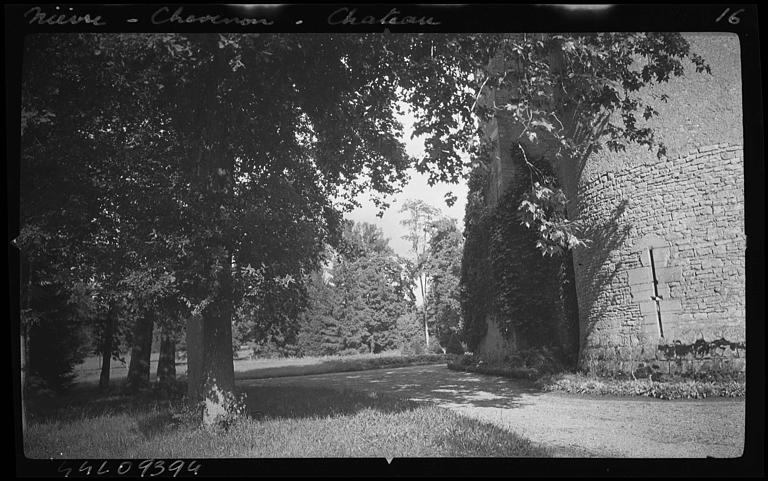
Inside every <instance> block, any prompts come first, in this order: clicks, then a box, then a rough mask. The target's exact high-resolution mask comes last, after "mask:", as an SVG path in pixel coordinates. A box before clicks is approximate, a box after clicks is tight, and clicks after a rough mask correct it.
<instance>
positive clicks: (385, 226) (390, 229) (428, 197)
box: [345, 114, 467, 257]
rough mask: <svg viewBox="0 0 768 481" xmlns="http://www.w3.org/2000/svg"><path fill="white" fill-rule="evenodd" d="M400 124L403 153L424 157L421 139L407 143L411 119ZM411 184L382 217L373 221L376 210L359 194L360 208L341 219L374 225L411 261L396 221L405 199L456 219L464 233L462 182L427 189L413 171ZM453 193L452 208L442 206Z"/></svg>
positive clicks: (423, 178)
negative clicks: (401, 127) (417, 202)
mask: <svg viewBox="0 0 768 481" xmlns="http://www.w3.org/2000/svg"><path fill="white" fill-rule="evenodd" d="M400 122H401V123H402V124H403V128H404V134H405V135H404V137H405V138H404V139H403V140H404V142H405V148H406V152H407V153H408V154H409V155H411V156H414V157H421V156H422V155H423V154H424V142H423V139H421V138H415V139H411V133H412V132H413V116H412V115H410V114H406V115H404V116H402V117H400ZM409 172H410V174H411V180H410V182H409V183H408V184H406V185H405V187H404V188H403V191H402V192H401V193H399V194H397V195H395V196H394V197H393V200H392V201H391V202H390V206H389V208H388V209H387V210H385V211H384V215H383V217H381V218H379V217H376V214H377V213H378V209H377V208H376V207H375V206H374V205H373V203H372V202H371V201H370V200H369V199H368V197H369V196H368V194H365V193H363V194H361V195H360V196H358V198H357V200H358V202H360V204H361V207H359V208H357V209H355V210H354V211H352V212H350V213H349V214H347V215H346V216H345V217H346V218H348V219H352V220H354V221H355V222H368V223H371V224H375V225H378V226H380V227H381V228H382V230H383V231H384V235H385V236H386V237H388V238H389V245H390V246H391V247H392V248H393V249H394V250H395V252H396V253H397V254H399V255H402V256H406V257H411V253H410V244H409V243H408V242H407V241H405V240H403V239H402V236H403V235H405V231H404V230H403V226H402V225H400V220H401V219H403V218H405V214H400V212H399V211H400V208H401V207H402V205H403V202H404V201H405V200H407V199H421V200H423V201H424V202H426V203H427V204H429V205H431V206H432V207H436V208H438V209H440V211H441V212H442V213H443V214H444V215H446V216H448V217H453V218H454V219H457V220H458V222H457V225H458V227H459V229H462V230H463V229H464V206H465V205H466V203H467V185H466V182H465V181H462V182H461V183H460V184H445V183H440V184H436V185H435V186H433V187H430V186H429V184H428V183H427V176H425V175H421V174H419V173H418V172H416V170H415V169H411V170H410V171H409ZM448 192H453V194H454V195H456V197H457V198H456V202H455V203H454V204H453V206H452V207H448V206H447V205H446V204H445V194H446V193H448Z"/></svg>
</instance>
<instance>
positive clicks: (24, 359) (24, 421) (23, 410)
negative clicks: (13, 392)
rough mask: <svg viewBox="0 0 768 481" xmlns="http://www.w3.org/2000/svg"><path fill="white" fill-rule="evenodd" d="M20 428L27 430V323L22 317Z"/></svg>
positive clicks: (23, 430)
mask: <svg viewBox="0 0 768 481" xmlns="http://www.w3.org/2000/svg"><path fill="white" fill-rule="evenodd" d="M20 327H21V339H20V341H21V429H22V432H26V431H27V405H26V393H25V391H26V388H27V364H28V362H27V323H26V321H25V319H24V318H22V319H21V326H20Z"/></svg>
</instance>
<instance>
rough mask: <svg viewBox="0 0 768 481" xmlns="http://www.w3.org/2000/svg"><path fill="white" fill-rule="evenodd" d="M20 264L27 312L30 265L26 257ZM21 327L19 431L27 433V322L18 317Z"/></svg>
mask: <svg viewBox="0 0 768 481" xmlns="http://www.w3.org/2000/svg"><path fill="white" fill-rule="evenodd" d="M22 259H23V261H22V263H21V272H20V277H21V280H22V282H21V285H22V286H24V287H23V290H22V295H23V301H24V304H23V305H24V307H25V308H26V309H27V312H29V309H30V304H31V302H30V296H31V295H32V293H31V290H32V263H31V262H30V261H29V258H28V257H27V256H23V257H22ZM19 318H20V321H21V325H20V326H19V333H20V339H19V341H20V343H21V346H20V354H21V356H20V357H21V365H20V367H21V429H22V432H26V431H27V403H26V394H27V393H26V391H27V376H28V373H27V371H28V370H29V320H28V319H27V318H26V316H19Z"/></svg>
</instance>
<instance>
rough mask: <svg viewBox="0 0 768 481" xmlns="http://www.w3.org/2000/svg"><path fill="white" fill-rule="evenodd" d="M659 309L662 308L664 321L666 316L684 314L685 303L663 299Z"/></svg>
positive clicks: (678, 300)
mask: <svg viewBox="0 0 768 481" xmlns="http://www.w3.org/2000/svg"><path fill="white" fill-rule="evenodd" d="M659 307H660V308H661V316H662V317H661V319H662V321H663V320H664V319H665V315H666V314H670V313H674V312H682V310H683V303H682V301H681V300H680V299H662V300H661V301H659Z"/></svg>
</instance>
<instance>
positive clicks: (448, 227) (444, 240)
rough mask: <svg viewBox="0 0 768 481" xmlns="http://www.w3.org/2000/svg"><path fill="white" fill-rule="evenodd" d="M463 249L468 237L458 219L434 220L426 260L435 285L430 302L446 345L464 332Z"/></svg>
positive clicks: (439, 331)
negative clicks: (465, 235)
mask: <svg viewBox="0 0 768 481" xmlns="http://www.w3.org/2000/svg"><path fill="white" fill-rule="evenodd" d="M463 248H464V236H463V234H462V233H461V231H459V229H458V227H457V226H456V220H455V219H450V218H441V219H439V220H437V221H436V222H435V223H434V231H433V234H432V237H431V239H430V240H429V251H428V256H427V261H426V262H425V271H426V272H427V274H428V276H429V279H430V284H431V286H432V288H431V289H430V291H429V293H428V296H427V302H426V305H427V310H428V312H429V316H430V317H431V318H432V320H433V321H432V322H433V324H434V327H435V333H436V335H437V339H438V341H439V342H440V344H441V345H442V346H447V345H448V343H449V341H450V339H451V338H452V337H458V336H459V335H460V333H461V331H462V318H461V286H460V279H461V259H462V254H463Z"/></svg>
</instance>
